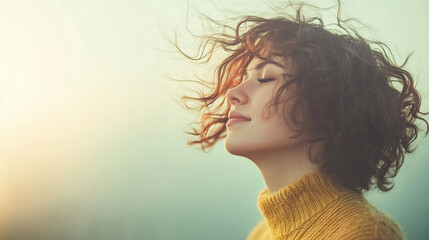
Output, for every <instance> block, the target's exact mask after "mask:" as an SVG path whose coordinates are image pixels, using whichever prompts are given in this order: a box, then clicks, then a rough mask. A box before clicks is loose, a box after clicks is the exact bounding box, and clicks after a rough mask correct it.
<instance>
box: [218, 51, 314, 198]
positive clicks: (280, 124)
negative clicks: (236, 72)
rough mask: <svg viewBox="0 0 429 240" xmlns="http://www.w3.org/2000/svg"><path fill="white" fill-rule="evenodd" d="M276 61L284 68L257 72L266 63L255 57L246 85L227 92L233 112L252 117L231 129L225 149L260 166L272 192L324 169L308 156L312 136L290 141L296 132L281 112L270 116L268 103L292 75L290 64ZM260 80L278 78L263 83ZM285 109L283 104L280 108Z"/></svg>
mask: <svg viewBox="0 0 429 240" xmlns="http://www.w3.org/2000/svg"><path fill="white" fill-rule="evenodd" d="M264 57H266V55H265V56H264ZM273 60H274V61H276V62H277V63H279V64H280V65H281V66H278V65H275V64H272V63H268V64H266V65H264V66H263V67H262V68H260V69H255V66H257V65H258V63H260V62H261V61H262V60H261V59H259V58H253V59H252V61H251V62H250V64H249V65H248V67H247V74H246V76H245V77H244V79H243V82H242V83H241V84H239V85H238V86H236V87H234V88H232V89H229V91H228V92H227V99H228V101H229V102H230V103H231V111H235V112H238V113H240V114H242V115H244V116H246V117H249V118H250V121H245V122H239V123H235V124H232V125H230V126H227V136H226V139H225V148H226V150H227V151H228V152H229V153H231V154H233V155H238V156H243V157H246V158H248V159H250V160H251V161H252V162H254V163H255V164H256V166H257V167H258V168H259V170H260V171H261V174H262V176H263V178H264V180H265V183H266V185H267V188H268V190H269V191H270V193H274V192H276V191H278V190H280V189H281V188H283V187H285V186H288V185H290V184H292V183H293V182H295V181H297V180H299V179H300V178H301V177H303V176H305V175H308V174H311V173H312V172H314V171H316V170H318V169H319V168H320V166H318V165H316V164H314V163H312V162H311V161H310V159H309V158H308V156H307V152H308V148H309V147H310V144H308V143H305V138H306V137H308V136H305V135H302V136H300V137H298V138H289V136H291V135H293V133H294V132H292V130H291V128H290V127H289V126H288V125H287V124H286V123H285V121H284V117H283V116H282V114H281V112H280V111H279V113H276V112H275V111H274V107H273V108H272V110H271V114H270V115H269V116H268V114H269V108H268V106H267V104H268V103H270V102H271V101H272V100H273V99H274V93H275V92H276V91H277V89H278V88H279V87H280V85H281V83H282V82H283V81H285V80H284V78H283V76H282V74H285V73H286V74H287V73H290V69H288V64H287V63H285V62H284V61H283V60H282V59H280V58H278V57H276V58H273ZM257 78H262V79H266V78H275V79H274V80H272V81H269V82H264V83H260V82H259V81H258V80H257ZM283 104H284V103H283ZM289 105H290V103H287V104H286V106H284V107H286V109H289V108H288V107H289ZM281 109H283V106H282V105H280V106H279V110H281ZM319 144H320V143H319ZM313 148H315V150H316V151H315V152H317V151H318V150H320V145H313Z"/></svg>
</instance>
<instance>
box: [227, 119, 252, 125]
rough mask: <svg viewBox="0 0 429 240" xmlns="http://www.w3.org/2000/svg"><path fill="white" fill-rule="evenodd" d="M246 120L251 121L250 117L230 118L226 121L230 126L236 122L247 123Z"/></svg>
mask: <svg viewBox="0 0 429 240" xmlns="http://www.w3.org/2000/svg"><path fill="white" fill-rule="evenodd" d="M245 122H250V119H246V118H230V119H228V121H227V122H226V126H227V127H229V126H231V125H234V124H239V123H245Z"/></svg>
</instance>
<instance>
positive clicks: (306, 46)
mask: <svg viewBox="0 0 429 240" xmlns="http://www.w3.org/2000/svg"><path fill="white" fill-rule="evenodd" d="M302 6H303V5H302V4H301V5H300V6H299V7H298V8H297V9H295V10H296V12H295V13H296V14H294V15H292V16H291V15H286V14H285V15H284V16H279V17H274V18H264V17H258V16H243V17H241V18H240V19H239V21H238V23H237V24H236V25H235V27H231V26H230V25H227V24H224V23H217V22H216V21H214V20H212V19H210V18H208V17H207V16H205V17H206V18H207V19H208V20H210V21H211V22H214V23H216V24H218V25H220V26H222V27H223V31H222V32H220V33H214V34H211V35H205V36H203V37H202V41H201V43H200V46H199V48H198V51H197V55H196V56H197V57H192V56H190V55H187V54H186V53H184V52H183V51H182V50H181V48H180V47H179V46H178V43H177V40H176V41H174V42H172V43H173V45H174V46H175V47H176V48H177V49H178V50H179V51H180V52H181V53H182V54H183V55H185V56H186V57H187V58H189V59H191V60H194V61H196V62H200V63H201V62H202V63H208V62H211V61H216V60H217V59H216V58H214V57H213V56H214V53H215V52H216V51H217V50H221V52H222V53H223V54H226V55H225V56H226V57H225V58H224V59H223V61H221V62H220V64H219V65H218V66H217V68H216V69H215V71H214V73H215V75H214V79H213V81H205V80H203V79H199V80H198V81H197V82H198V83H200V84H201V86H203V88H204V89H205V90H208V91H209V93H202V92H200V93H199V96H198V97H191V96H186V95H185V96H183V97H182V100H183V101H184V105H185V107H186V108H187V109H193V110H197V111H198V112H200V114H201V115H200V118H199V120H198V121H197V122H194V123H196V124H197V125H198V128H193V131H192V132H187V133H188V134H191V135H192V136H194V139H193V140H190V141H188V144H189V145H194V144H200V145H201V147H202V150H203V151H205V149H210V148H211V147H212V146H213V145H214V144H215V143H216V142H217V141H218V140H219V139H222V138H225V137H226V127H225V123H226V121H227V120H228V117H227V114H228V112H229V110H230V107H231V105H230V103H229V101H227V99H226V92H227V91H228V90H229V89H231V88H233V87H235V86H237V85H238V84H240V83H241V82H242V80H243V74H244V70H245V69H246V67H247V65H248V64H249V62H250V61H251V59H252V58H253V57H258V58H261V59H265V58H264V57H262V56H261V51H262V50H263V48H264V46H265V45H266V44H267V43H270V44H271V46H272V48H271V57H275V56H280V57H282V58H284V59H286V58H287V59H290V60H291V61H292V64H293V69H294V71H293V76H291V77H290V80H288V81H287V82H285V83H284V84H283V85H282V86H281V87H280V88H279V90H278V92H277V93H276V95H275V99H274V101H273V105H275V106H277V105H278V104H279V103H280V101H279V99H280V97H281V96H282V93H284V92H285V91H286V90H287V89H288V87H289V86H290V85H292V84H293V85H294V87H296V88H295V90H294V96H293V98H294V99H295V100H296V101H294V105H293V107H292V108H291V110H290V112H289V114H285V120H288V119H290V120H292V122H293V123H294V124H295V126H298V128H297V129H295V130H296V135H294V136H293V137H298V136H300V135H301V134H303V133H309V134H310V136H314V139H311V140H309V142H311V143H315V142H318V141H324V145H323V151H322V152H321V154H319V155H318V156H312V154H311V149H310V151H309V152H308V155H309V158H310V160H311V161H313V162H317V161H322V160H323V165H322V170H323V171H325V172H327V173H329V174H331V175H333V176H334V177H335V178H336V179H337V180H339V182H340V183H341V184H342V185H343V186H345V187H347V188H349V189H351V190H353V191H355V192H357V193H362V191H363V190H366V191H368V190H370V189H371V188H372V187H373V185H375V184H376V185H377V187H378V188H379V189H380V190H382V191H384V192H387V191H389V190H391V189H392V188H393V186H394V185H392V186H391V187H389V186H388V185H389V184H391V182H390V181H389V178H393V177H395V176H396V175H397V173H398V170H399V169H400V167H401V166H402V164H403V161H404V154H405V153H406V152H407V153H411V152H413V151H414V150H415V148H414V149H413V148H412V147H411V143H413V142H414V141H415V140H416V138H417V135H418V132H419V130H420V128H419V127H418V126H417V125H416V124H415V123H414V122H415V120H416V119H419V120H422V121H424V123H425V124H426V126H425V127H426V136H427V134H428V132H429V129H428V126H429V125H428V122H427V121H426V120H425V119H424V118H422V116H421V115H420V114H423V115H426V114H428V113H424V112H420V106H421V97H420V95H419V93H418V91H417V90H416V89H415V87H414V81H413V77H412V75H411V74H410V73H409V72H408V71H406V70H405V69H404V66H405V64H406V63H407V61H408V59H409V57H410V56H411V54H410V55H408V57H407V58H406V60H405V61H404V63H403V64H402V65H400V66H399V65H397V64H396V63H395V62H394V60H393V57H389V55H388V53H390V55H391V56H393V55H392V54H391V51H390V49H389V47H387V46H386V45H385V44H383V43H382V42H379V41H373V40H368V39H365V38H363V37H362V36H361V35H359V34H358V32H357V31H356V30H355V29H354V28H353V27H352V26H351V25H349V24H348V22H349V21H350V19H348V20H341V19H340V14H339V12H340V10H339V7H338V13H337V24H336V26H337V27H338V29H336V30H328V27H327V26H325V25H324V23H323V21H322V19H321V17H313V18H309V19H306V18H305V17H304V16H303V14H302V11H301V10H302ZM228 31H230V33H228ZM394 82H397V83H400V84H401V85H402V88H401V89H399V90H398V89H397V88H395V87H394V85H393V83H394ZM206 92H207V91H206ZM288 99H290V98H288ZM188 100H193V101H196V102H197V103H199V104H198V106H196V107H190V106H188V105H187V104H186V101H188ZM298 113H302V117H300V119H297V116H298ZM286 116H288V119H286ZM195 137H196V139H195ZM373 179H375V182H373Z"/></svg>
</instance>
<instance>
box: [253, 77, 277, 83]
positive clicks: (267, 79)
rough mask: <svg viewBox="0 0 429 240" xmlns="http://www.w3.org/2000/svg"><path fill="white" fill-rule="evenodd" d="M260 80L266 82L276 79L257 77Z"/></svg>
mask: <svg viewBox="0 0 429 240" xmlns="http://www.w3.org/2000/svg"><path fill="white" fill-rule="evenodd" d="M257 80H258V82H260V83H264V82H269V81H273V80H275V78H257Z"/></svg>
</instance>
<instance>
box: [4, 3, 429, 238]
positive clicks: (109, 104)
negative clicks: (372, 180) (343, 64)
mask: <svg viewBox="0 0 429 240" xmlns="http://www.w3.org/2000/svg"><path fill="white" fill-rule="evenodd" d="M275 2H278V1H275ZM313 2H318V3H320V4H321V5H322V6H329V5H334V4H335V1H313ZM190 3H191V5H192V6H193V7H192V8H191V11H190V15H191V19H193V20H191V21H190V27H191V29H192V30H195V31H199V30H201V25H200V24H199V23H200V22H199V21H198V18H197V17H196V16H195V10H197V11H200V12H203V13H206V14H209V15H210V16H211V17H214V18H216V19H218V20H222V19H223V17H222V12H221V10H220V9H224V8H225V7H228V8H230V9H232V10H236V11H243V12H248V13H251V12H253V11H254V10H261V9H264V8H265V6H266V4H264V3H263V2H262V1H256V0H254V1H244V0H229V1H223V0H222V1H213V2H212V3H210V2H207V1H190ZM215 5H216V6H218V8H216V7H215ZM343 7H344V12H343V15H344V16H350V17H357V18H359V19H361V20H363V22H364V23H365V24H367V25H369V26H371V27H372V29H373V30H372V31H370V32H369V33H368V34H371V35H370V36H375V37H376V38H378V39H380V40H382V41H385V42H387V43H388V44H389V46H391V48H392V50H393V51H394V53H395V55H396V56H397V60H398V62H402V61H403V59H404V57H405V56H406V54H407V53H409V52H411V51H414V56H413V57H412V59H411V60H410V62H409V65H408V69H409V70H410V71H412V72H413V73H415V74H416V79H417V81H418V85H417V88H418V89H420V92H421V94H422V97H423V110H425V111H428V110H429V108H428V102H429V80H428V78H429V72H428V67H427V66H429V55H428V53H429V49H428V44H427V43H428V42H429V41H428V40H429V27H428V24H427V23H428V22H429V17H428V15H427V9H429V3H428V2H427V1H423V0H421V1H407V2H404V1H387V0H384V1H369V0H362V1H347V2H346V3H344V6H343ZM186 15H187V1H182V0H180V1H172V0H160V1H137V0H128V1H113V0H109V1H97V0H90V1H88V0H87V1H83V0H77V1H72V0H70V1H66V0H61V1H55V0H44V1H31V0H0V86H1V87H0V123H1V124H0V233H1V234H2V235H0V238H1V237H3V238H4V236H6V235H7V234H12V235H8V236H9V237H8V239H88V240H89V239H91V240H93V239H103V240H106V239H150V240H151V239H162V240H164V239H208V240H210V239H213V240H214V239H245V238H246V236H247V234H248V233H249V232H250V230H251V229H252V228H253V227H254V226H255V224H256V223H257V222H258V221H259V220H260V219H261V218H262V215H261V214H260V212H259V210H258V208H257V205H256V198H257V195H258V193H259V191H260V190H261V189H262V188H264V187H265V184H264V182H263V179H262V177H261V176H260V173H259V171H258V169H257V168H256V167H255V166H254V165H253V164H252V163H251V162H250V161H249V160H247V159H245V158H241V157H237V156H231V155H229V154H227V153H226V152H225V150H224V147H223V141H222V142H219V143H218V144H217V145H216V146H215V148H214V149H213V150H212V151H211V152H210V153H202V152H201V151H198V150H197V149H196V148H189V147H187V146H186V137H187V136H186V135H185V134H184V131H185V130H189V128H188V127H187V124H188V123H189V122H190V121H192V120H194V119H195V117H196V116H197V115H193V114H192V113H188V112H186V111H185V110H183V109H182V108H181V107H179V106H178V105H177V104H176V103H175V102H174V99H177V98H179V97H180V94H181V93H182V92H183V91H184V89H185V88H184V87H183V86H182V85H180V84H177V83H173V82H172V81H169V80H168V78H167V76H173V77H186V76H190V75H189V74H190V73H192V71H194V70H195V71H198V69H195V68H193V67H192V66H190V64H189V62H186V61H184V60H183V58H181V57H180V56H179V55H177V54H175V53H174V51H173V50H174V49H172V48H171V46H169V45H168V44H167V43H166V41H165V40H164V39H163V37H162V36H165V37H170V38H172V37H173V36H174V35H173V31H174V30H177V31H178V32H179V35H178V37H179V39H180V41H181V42H183V44H184V46H185V47H187V49H191V48H192V47H193V46H195V45H194V44H195V42H194V40H192V39H191V38H190V35H189V34H187V33H186V30H185V26H186V22H185V19H186ZM418 142H420V139H419V140H418ZM428 156H429V142H428V141H427V140H426V141H425V142H422V143H421V144H420V146H419V149H418V151H416V153H414V154H413V155H410V156H407V158H406V161H405V164H404V166H403V168H402V169H401V170H400V172H399V175H398V177H397V178H396V182H397V184H396V187H395V188H394V189H393V190H392V191H390V192H389V193H387V194H380V193H378V192H376V191H374V192H372V193H370V194H369V195H368V199H369V200H370V201H371V202H372V203H373V204H375V205H376V206H377V207H378V208H379V209H381V210H383V211H385V212H386V213H388V214H390V215H391V216H393V217H394V218H395V219H396V220H397V221H398V223H399V224H400V225H401V226H402V227H403V229H404V231H405V233H406V235H407V237H408V238H409V239H428V236H429V230H428V229H429V228H428V227H429V207H428V204H427V202H429V192H428V187H427V183H428V182H429V181H428V180H429V179H428V177H427V176H428V175H427V172H428V171H429V162H428ZM3 238H2V239H3Z"/></svg>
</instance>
